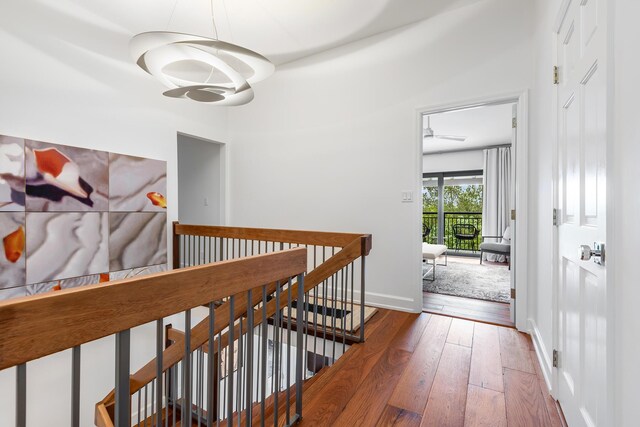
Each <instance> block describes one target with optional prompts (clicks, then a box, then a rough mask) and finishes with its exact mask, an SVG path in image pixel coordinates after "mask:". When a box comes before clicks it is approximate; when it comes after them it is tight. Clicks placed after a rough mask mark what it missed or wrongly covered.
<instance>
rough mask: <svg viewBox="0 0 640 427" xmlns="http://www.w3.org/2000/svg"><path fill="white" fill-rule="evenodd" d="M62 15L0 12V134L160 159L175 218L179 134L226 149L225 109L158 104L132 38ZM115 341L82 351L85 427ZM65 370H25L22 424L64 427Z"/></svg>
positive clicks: (3, 420)
mask: <svg viewBox="0 0 640 427" xmlns="http://www.w3.org/2000/svg"><path fill="white" fill-rule="evenodd" d="M78 7H80V6H78ZM66 12H71V11H64V12H63V11H61V10H58V9H56V8H55V6H52V5H51V4H48V5H47V4H44V3H38V4H37V6H36V5H34V4H33V2H27V1H17V0H16V1H10V2H4V3H3V4H2V7H1V10H0V58H3V59H2V66H1V67H0V93H1V94H2V96H0V134H5V135H14V136H20V137H25V138H30V139H37V140H44V141H49V142H54V143H59V144H68V145H73V146H79V147H87V148H95V149H100V150H106V151H111V152H117V153H125V154H131V155H136V156H142V157H148V158H154V159H160V160H165V161H167V162H168V163H167V167H168V171H167V173H168V181H167V186H168V188H167V198H168V204H169V206H168V210H167V213H168V220H169V221H172V220H174V219H177V214H178V209H177V206H178V205H177V201H178V200H177V199H178V183H177V161H176V150H177V146H176V137H177V132H178V131H181V132H184V133H188V134H192V135H199V136H202V137H204V138H208V139H213V140H218V141H226V138H227V134H226V111H225V110H224V109H217V108H215V107H207V106H202V105H198V104H195V103H189V102H181V101H176V100H170V99H164V97H163V96H162V95H161V92H162V86H160V85H159V84H157V83H156V82H155V81H153V79H151V78H150V77H148V76H146V75H145V74H144V73H143V72H142V71H141V70H138V69H136V67H133V66H132V65H131V61H130V58H129V52H128V45H127V43H128V39H129V38H130V37H131V36H132V34H127V33H126V32H124V31H123V30H122V29H121V28H119V27H114V26H113V25H108V24H106V23H105V22H103V21H101V20H100V19H99V18H98V17H96V18H95V20H96V22H95V26H87V25H86V24H84V23H83V22H82V21H79V20H76V19H75V18H74V15H73V13H69V14H67V13H66ZM169 242H171V240H170V239H169ZM169 253H171V250H169ZM145 330H146V333H145ZM151 337H153V332H152V330H151V328H146V329H145V328H141V330H137V331H136V332H134V335H133V338H132V339H133V340H135V341H136V343H135V345H134V353H133V355H132V368H134V369H135V368H137V367H139V366H140V365H141V364H142V363H146V362H147V361H149V360H150V359H151V358H152V357H153V356H152V353H153V345H152V344H151V341H150V338H151ZM113 343H114V340H113V338H108V339H104V340H99V341H96V342H93V343H90V344H88V345H86V346H83V359H82V366H83V367H82V369H83V372H84V373H86V375H85V376H84V377H83V379H82V401H81V404H82V414H81V421H80V424H81V425H93V411H94V404H95V403H96V402H97V401H98V400H100V399H102V398H103V397H104V396H105V395H106V393H107V392H108V391H110V390H111V389H112V388H113V378H114V374H113V372H114V371H113V369H114V357H113V355H114V352H115V350H114V345H113ZM34 345H37V343H34ZM70 366H71V357H70V352H69V351H67V352H65V353H62V354H59V355H55V356H53V357H51V358H48V359H44V360H41V361H36V362H33V363H30V364H29V365H28V369H27V370H28V372H27V375H28V396H29V407H28V424H29V425H31V426H36V425H55V426H58V425H69V420H70V410H69V406H68V405H67V404H66V403H65V402H68V401H69V400H68V399H69V397H68V396H69V394H68V393H69V390H70V388H69V387H70V382H69V381H70V376H69V372H70ZM14 376H15V374H14V370H13V369H9V370H5V371H2V372H0V395H1V396H3V398H2V399H0V425H2V426H7V425H13V424H14V421H13V420H14V414H15V407H14V406H13V405H14V404H13V398H14V390H15V382H14V380H13V379H14Z"/></svg>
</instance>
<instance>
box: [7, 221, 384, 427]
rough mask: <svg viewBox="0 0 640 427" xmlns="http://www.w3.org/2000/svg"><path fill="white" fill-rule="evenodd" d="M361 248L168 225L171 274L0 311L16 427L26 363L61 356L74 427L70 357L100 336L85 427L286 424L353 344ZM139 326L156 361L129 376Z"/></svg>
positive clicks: (76, 373) (366, 244) (361, 314)
mask: <svg viewBox="0 0 640 427" xmlns="http://www.w3.org/2000/svg"><path fill="white" fill-rule="evenodd" d="M370 249H371V236H370V235H362V234H349V233H327V232H311V231H293V230H273V229H258V228H239V227H213V226H199V225H184V224H179V223H177V222H176V223H174V224H173V270H172V271H169V272H166V273H160V274H154V275H150V276H145V277H138V278H131V279H126V280H122V281H117V282H110V283H107V284H102V285H95V286H88V287H85V288H81V289H73V290H65V291H59V292H55V293H52V294H50V295H46V296H43V297H38V298H33V299H32V298H26V299H23V300H18V301H14V302H12V301H8V302H5V303H2V304H0V325H2V328H0V370H1V369H5V368H8V367H12V366H17V376H16V402H17V405H16V425H17V426H24V425H26V414H27V411H26V407H27V400H26V398H27V394H26V370H27V362H29V361H31V360H34V359H36V358H39V357H44V356H47V355H49V354H52V353H55V352H57V351H61V350H64V349H69V348H71V349H73V362H72V379H71V380H72V381H71V382H72V390H71V408H70V409H71V412H72V417H71V418H72V422H71V425H72V426H79V425H80V419H79V418H80V417H79V412H80V411H79V405H80V395H79V384H80V378H81V370H80V366H81V358H80V345H81V344H83V343H86V342H89V341H92V340H95V339H97V338H101V337H105V336H109V335H114V336H115V347H116V348H115V351H116V362H115V371H116V375H115V381H114V388H113V390H112V391H111V392H110V393H108V394H107V395H106V396H105V397H104V398H103V399H102V400H101V401H100V402H98V403H97V404H96V407H95V419H94V422H95V425H97V426H100V427H111V426H117V427H121V426H132V425H136V426H145V427H147V426H155V427H160V426H183V425H192V426H212V425H247V426H249V425H279V426H284V425H292V424H295V423H297V422H298V421H300V420H301V418H302V414H303V393H304V391H305V389H308V387H310V386H312V385H313V383H314V382H315V381H316V380H317V378H318V377H319V374H321V373H324V372H327V371H330V369H329V367H330V366H331V365H332V364H333V363H335V361H336V360H337V359H338V358H339V357H340V355H341V354H342V353H344V352H345V351H347V350H348V348H349V346H351V345H352V344H354V343H358V342H362V341H364V338H365V328H364V323H365V307H364V301H363V299H362V298H359V296H360V295H364V286H365V274H364V272H365V257H366V256H367V255H368V253H369V251H370ZM305 272H306V274H305ZM148 322H154V324H155V358H154V359H153V360H150V361H149V362H148V363H146V364H145V365H144V366H142V367H141V368H140V369H137V370H135V372H133V373H131V366H130V360H131V329H132V328H134V327H137V326H139V325H143V324H146V323H148ZM173 323H180V324H181V325H179V326H177V327H173ZM32 342H38V343H39V345H38V346H33V345H31V346H29V345H28V343H32ZM40 343H43V345H40ZM21 348H26V350H25V351H16V349H21Z"/></svg>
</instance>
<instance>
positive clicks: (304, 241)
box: [174, 221, 370, 248]
mask: <svg viewBox="0 0 640 427" xmlns="http://www.w3.org/2000/svg"><path fill="white" fill-rule="evenodd" d="M174 233H175V234H176V235H192V236H204V237H224V238H229V239H246V240H261V241H268V242H281V243H295V244H300V245H318V246H333V247H339V248H342V247H344V246H346V245H348V244H349V243H351V242H353V241H354V240H356V239H358V238H360V237H363V236H370V235H367V234H358V233H332V232H326V231H303V230H280V229H271V228H246V227H221V226H210V225H187V224H180V223H179V222H177V221H176V222H174Z"/></svg>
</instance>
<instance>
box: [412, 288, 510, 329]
mask: <svg viewBox="0 0 640 427" xmlns="http://www.w3.org/2000/svg"><path fill="white" fill-rule="evenodd" d="M422 311H424V312H426V313H433V314H442V315H445V316H451V317H456V318H460V319H467V320H474V321H479V322H486V323H491V324H493V325H501V326H511V327H512V326H513V323H512V322H511V318H510V312H509V304H506V303H502V302H494V301H483V300H479V299H474V298H463V297H456V296H452V295H442V294H434V293H432V292H423V293H422Z"/></svg>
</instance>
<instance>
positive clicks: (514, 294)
mask: <svg viewBox="0 0 640 427" xmlns="http://www.w3.org/2000/svg"><path fill="white" fill-rule="evenodd" d="M511 299H516V289H515V288H511Z"/></svg>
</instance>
